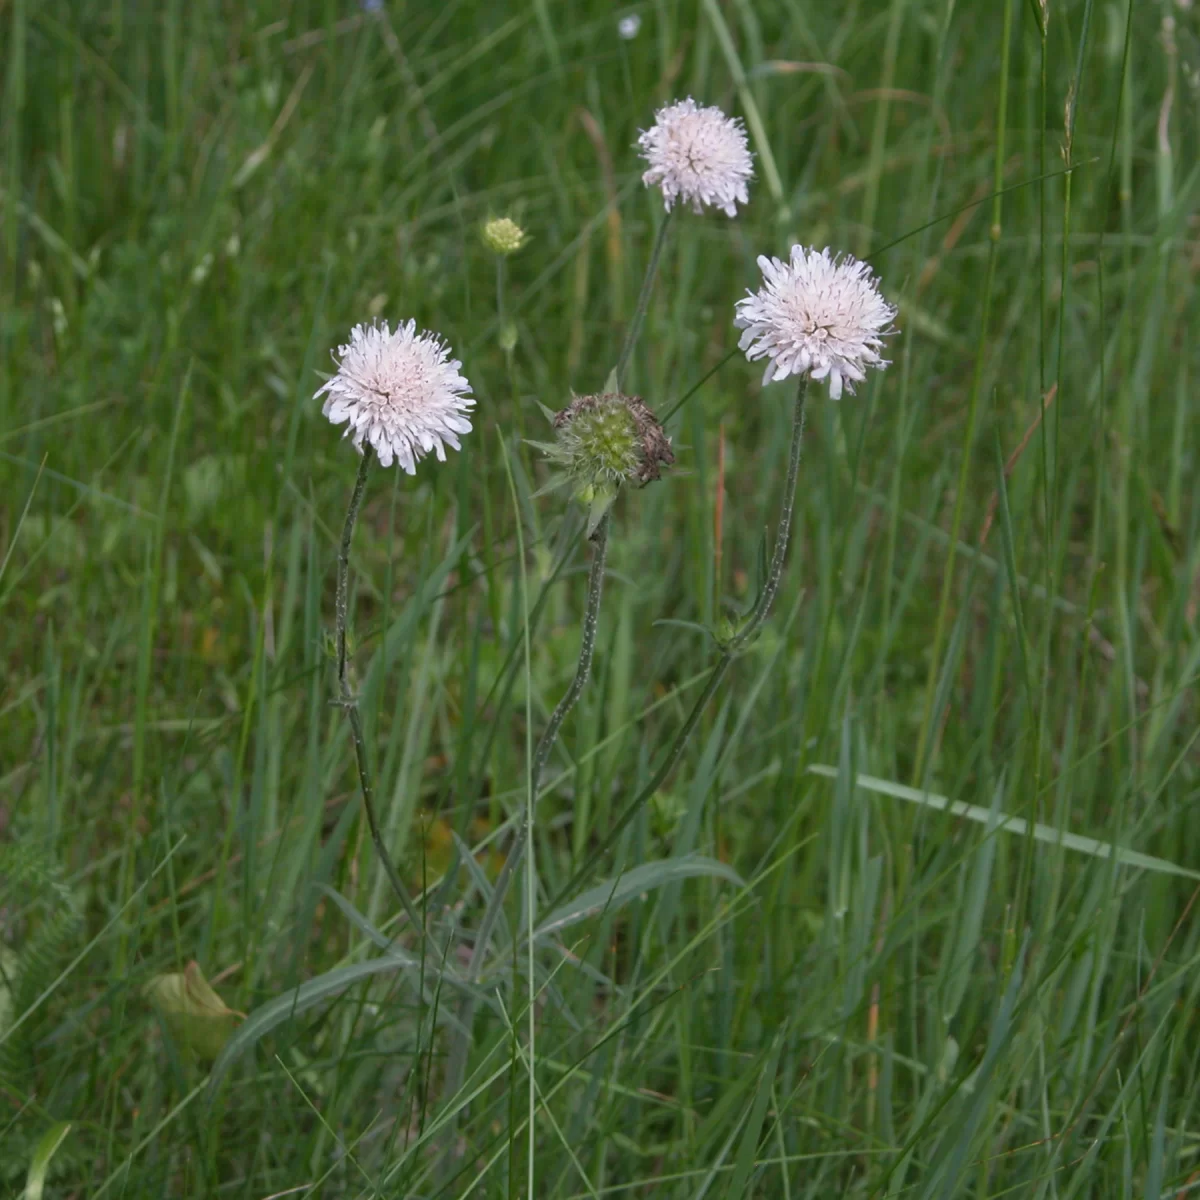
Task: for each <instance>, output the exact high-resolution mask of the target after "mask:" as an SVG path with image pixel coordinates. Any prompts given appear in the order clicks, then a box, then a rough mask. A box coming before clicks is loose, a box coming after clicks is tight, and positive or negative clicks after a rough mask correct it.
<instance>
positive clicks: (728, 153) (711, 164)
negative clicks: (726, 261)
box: [638, 96, 754, 217]
mask: <svg viewBox="0 0 1200 1200" xmlns="http://www.w3.org/2000/svg"><path fill="white" fill-rule="evenodd" d="M638 147H639V149H640V151H641V156H642V158H644V159H645V160H646V162H647V164H648V169H647V170H646V172H645V174H644V175H643V176H642V182H643V183H644V184H645V185H646V186H647V187H657V188H660V189H661V190H662V194H663V200H664V202H665V203H666V206H667V210H668V211H670V209H671V207H672V205H673V204H674V203H675V202H676V200H683V201H684V202H686V203H688V204H690V205H691V206H692V211H693V212H700V211H701V209H702V208H704V207H705V206H709V207H712V208H719V209H721V210H722V211H723V212H724V213H725V214H726V215H727V216H730V217H735V216H737V206H738V204H745V203H746V202H747V200H748V199H749V194H748V192H747V190H746V185H747V184H748V183H749V182H750V180H751V179H752V178H753V176H754V164H753V160H752V157H751V154H750V149H749V147H748V146H747V144H746V130H745V128H744V127H743V125H742V122H741V120H740V119H738V118H730V117H727V116H726V115H725V114H724V113H723V112H722V111H721V110H720V109H719V108H702V107H701V106H700V105H698V104H697V103H696V102H695V100H693V99H692V98H691V97H690V96H689V97H688V98H687V99H686V100H680V101H678V102H677V103H675V104H669V105H667V106H666V107H665V108H661V109H659V110H658V112H657V113H655V115H654V124H653V125H652V126H651V127H650V128H649V129H647V130H645V131H644V132H643V133H642V135H641V137H639V138H638Z"/></svg>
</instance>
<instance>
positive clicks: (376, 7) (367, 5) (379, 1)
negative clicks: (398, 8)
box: [358, 0, 383, 12]
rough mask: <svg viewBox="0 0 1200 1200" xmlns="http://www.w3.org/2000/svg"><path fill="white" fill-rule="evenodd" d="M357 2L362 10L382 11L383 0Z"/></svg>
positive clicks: (361, 0) (360, 0) (359, 0)
mask: <svg viewBox="0 0 1200 1200" xmlns="http://www.w3.org/2000/svg"><path fill="white" fill-rule="evenodd" d="M358 4H359V7H360V8H361V9H362V10H363V12H382V11H383V0H358Z"/></svg>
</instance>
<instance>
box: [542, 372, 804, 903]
mask: <svg viewBox="0 0 1200 1200" xmlns="http://www.w3.org/2000/svg"><path fill="white" fill-rule="evenodd" d="M807 392H808V377H807V376H804V377H803V378H802V379H801V380H800V385H799V387H798V389H797V391H796V405H795V408H794V410H793V413H792V444H791V452H790V455H789V458H788V472H787V482H786V483H785V485H784V493H783V501H782V503H781V505H780V509H779V524H778V526H777V528H776V533H775V549H774V552H773V553H772V555H771V565H770V569H769V570H768V572H767V579H766V582H765V583H764V585H763V590H762V592H761V593H760V595H759V598H758V602H757V603H756V604H755V606H754V608H753V610H752V611H751V613H750V616H749V617H748V618H747V619H746V623H745V624H744V625H743V626H742V627H741V629H739V630H738V632H737V633H736V634H734V635H733V637H731V638H730V639H729V640H728V641H727V642H726V643H725V645H724V647H723V648H722V650H721V656H720V658H718V659H717V661H716V664H715V665H714V666H713V669H712V673H711V674H710V675H709V677H708V682H707V683H705V685H704V691H703V692H701V694H700V696H699V698H698V699H697V700H696V703H695V704H693V705H692V710H691V712H689V713H688V715H687V719H686V720H685V721H684V722H683V724H682V725H681V726H680V727H679V731H678V732H677V733H676V734H675V738H674V740H673V741H672V742H671V745H670V748H669V749H668V750H667V753H666V755H665V756H664V758H663V760H662V762H661V763H660V764H659V767H658V770H656V771H655V772H654V774H653V775H652V776H651V777H650V780H649V781H648V782H647V783H646V785H645V786H644V787H643V788H642V789H641V791H640V792H638V794H637V795H636V796H634V798H633V799H632V800H631V801H630V802H629V803H628V804H627V805H626V806H625V808H624V810H623V811H622V812H621V815H620V816H619V817H617V819H616V821H615V823H614V824H613V827H612V829H610V830H609V832H608V834H607V836H606V837H605V838H604V840H603V841H602V842H601V843H600V846H599V847H598V848H597V849H596V851H595V853H593V854H592V855H591V857H590V858H589V859H588V861H587V862H586V863H584V864H583V865H582V866H581V867H580V868H579V870H578V871H576V872H575V874H574V875H573V876H572V877H571V879H570V880H569V881H568V882H567V884H566V886H564V887H563V888H562V889H561V890H560V891H559V893H558V895H557V896H555V897H554V899H553V900H552V901H551V902H550V906H551V908H554V907H555V906H557V905H558V904H559V903H561V902H562V900H563V899H564V898H565V897H567V896H569V895H571V893H572V892H574V890H575V889H576V888H577V887H578V886H579V885H580V884H581V883H582V882H583V880H584V879H585V878H586V877H587V875H588V873H589V872H590V871H591V869H592V867H593V866H594V865H595V864H596V863H597V862H599V861H600V859H601V858H602V857H603V856H604V855H605V854H607V853H608V851H609V850H611V849H612V848H613V846H615V845H616V843H617V839H618V838H619V837H620V836H621V834H622V833H624V831H625V829H626V828H627V827H628V825H629V823H630V821H632V820H633V818H634V817H636V816H637V814H638V813H639V812H640V811H641V808H642V806H643V805H644V804H645V803H646V802H647V801H648V800H649V799H650V797H651V796H653V795H654V793H655V792H657V791H658V789H659V788H660V787H662V785H663V783H664V782H665V780H666V779H667V777H668V776H669V775H670V774H671V772H672V771H673V770H674V769H675V765H676V764H677V763H678V762H679V759H680V757H681V756H682V754H683V751H684V747H685V746H686V745H687V742H688V739H689V738H690V737H691V736H692V731H693V730H694V729H695V728H696V725H697V724H698V723H699V721H700V717H701V715H702V714H703V712H704V710H705V708H707V707H708V702H709V701H710V700H711V699H712V698H713V696H714V695H716V692H717V689H718V688H719V687H720V686H721V681H722V680H723V679H724V678H725V674H726V672H727V671H728V670H729V668H730V666H731V665H732V663H733V660H734V659H735V658H736V657H737V656H738V654H739V653H740V651H741V650H742V648H743V647H744V646H745V645H746V643H747V642H749V640H750V639H751V638H752V637H753V636H754V634H755V633H757V632H758V629H759V628H760V627H761V625H762V623H763V622H764V621H765V620H766V619H767V617H768V616H769V615H770V612H771V605H772V604H773V603H774V601H775V596H776V594H777V593H778V591H779V583H780V580H781V579H782V577H783V567H784V563H785V561H786V559H787V552H788V543H789V541H790V538H791V529H792V511H793V509H794V507H795V502H796V480H797V479H798V477H799V473H800V449H801V445H802V443H803V439H804V407H805V405H804V402H805V397H806V395H807Z"/></svg>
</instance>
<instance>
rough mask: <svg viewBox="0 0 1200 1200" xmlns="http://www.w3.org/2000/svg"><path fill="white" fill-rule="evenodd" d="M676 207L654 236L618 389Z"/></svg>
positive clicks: (620, 361) (618, 372)
mask: <svg viewBox="0 0 1200 1200" xmlns="http://www.w3.org/2000/svg"><path fill="white" fill-rule="evenodd" d="M673 212H674V209H670V208H669V209H667V215H666V216H665V217H663V221H662V224H661V225H660V226H659V227H658V233H657V234H656V235H655V238H654V245H653V247H652V248H651V250H650V261H649V262H648V263H647V264H646V274H645V276H644V277H643V279H642V290H641V291H640V292H639V293H638V299H637V308H635V309H634V310H633V320H632V321H630V322H629V328H628V329H627V330H626V331H625V341H624V343H623V344H622V346H621V357H620V358H618V359H617V366H616V370H615V372H614V374H615V375H616V377H617V391H618V392H619V391H620V390H621V385H622V384H623V383H624V382H625V369H626V368H627V367H628V366H629V360H630V358H632V357H633V348H634V346H636V345H637V340H638V336H639V335H640V334H641V332H642V322H643V321H644V320H645V318H646V309H648V308H649V307H650V293H651V292H652V291H653V290H654V277H655V276H656V275H657V274H658V263H659V259H661V258H662V252H663V247H664V246H665V245H666V244H667V230H668V229H670V227H671V216H672V214H673Z"/></svg>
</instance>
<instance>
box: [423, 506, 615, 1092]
mask: <svg viewBox="0 0 1200 1200" xmlns="http://www.w3.org/2000/svg"><path fill="white" fill-rule="evenodd" d="M610 517H611V510H610V511H609V512H607V513H605V514H604V516H603V517H602V518H601V520H600V524H599V525H598V526H597V527H596V532H595V533H594V534H593V535H592V542H593V545H594V547H595V549H594V552H593V554H592V566H591V570H590V571H589V572H588V594H587V606H586V608H585V610H584V614H583V630H582V633H581V635H580V639H579V660H578V662H577V663H576V665H575V675H574V678H573V679H572V680H571V684H570V686H569V687H568V688H567V691H566V693H565V695H564V696H563V698H562V699H561V700H560V701H559V702H558V704H557V705H556V706H555V709H554V711H553V712H552V713H551V714H550V720H549V721H548V722H547V723H546V728H545V729H544V730H543V731H542V736H541V737H540V738H539V739H538V743H537V746H536V747H535V748H534V751H533V754H532V755H531V756H530V765H529V796H528V800H527V802H526V804H525V806H524V810H523V812H522V814H521V822H520V824H519V826H518V828H517V836H516V840H515V841H514V842H513V845H512V849H511V850H509V852H508V856H507V857H506V858H505V860H504V865H503V866H502V867H501V868H500V874H499V875H497V876H496V883H495V886H494V887H493V888H492V894H491V896H490V897H489V899H488V903H487V907H486V908H485V909H484V913H483V919H482V920H481V921H480V923H479V931H478V933H477V934H476V935H475V946H474V948H473V949H472V951H471V961H470V964H469V965H468V967H467V981H468V982H469V983H471V984H474V983H475V982H477V980H478V979H479V976H480V974H481V972H482V970H483V960H484V956H485V955H486V954H487V948H488V945H489V944H490V942H491V940H492V931H493V930H494V929H495V927H496V922H497V921H498V920H499V918H500V912H501V909H502V908H503V905H504V898H505V896H506V895H507V894H508V888H509V884H510V883H511V882H512V878H513V875H514V874H515V873H516V870H517V867H518V866H520V864H521V861H522V859H523V858H524V855H525V848H526V846H527V845H528V843H529V840H530V837H531V835H532V829H533V817H534V809H535V808H536V806H537V801H538V795H539V792H540V789H541V781H542V772H543V771H544V770H545V768H546V763H547V761H548V760H549V758H550V751H551V750H552V749H553V748H554V743H555V741H557V739H558V734H559V730H560V729H562V724H563V722H564V721H565V720H566V719H567V714H568V713H569V712H570V711H571V709H572V708H574V707H575V704H576V702H577V701H578V700H579V697H580V696H581V695H582V693H583V689H584V687H585V685H586V684H587V681H588V676H589V675H590V674H591V671H592V658H593V655H594V654H595V650H596V628H597V625H598V623H599V618H600V597H601V594H602V592H603V588H604V567H605V561H606V559H607V557H608V529H609V520H610ZM477 1007H478V1006H477V1004H476V1001H475V998H474V997H472V996H469V995H468V996H467V997H466V998H465V1000H464V1001H463V1011H462V1016H461V1024H462V1028H461V1029H460V1030H459V1031H458V1033H457V1034H456V1037H455V1042H454V1045H453V1047H452V1049H451V1052H450V1062H449V1065H448V1068H447V1071H446V1097H447V1099H449V1098H450V1097H451V1096H453V1095H454V1093H455V1092H456V1091H457V1090H458V1089H459V1088H460V1087H461V1086H462V1080H463V1073H464V1071H465V1070H466V1065H467V1052H468V1051H469V1050H470V1045H471V1027H472V1025H473V1024H474V1021H475V1012H476V1009H477Z"/></svg>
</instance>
